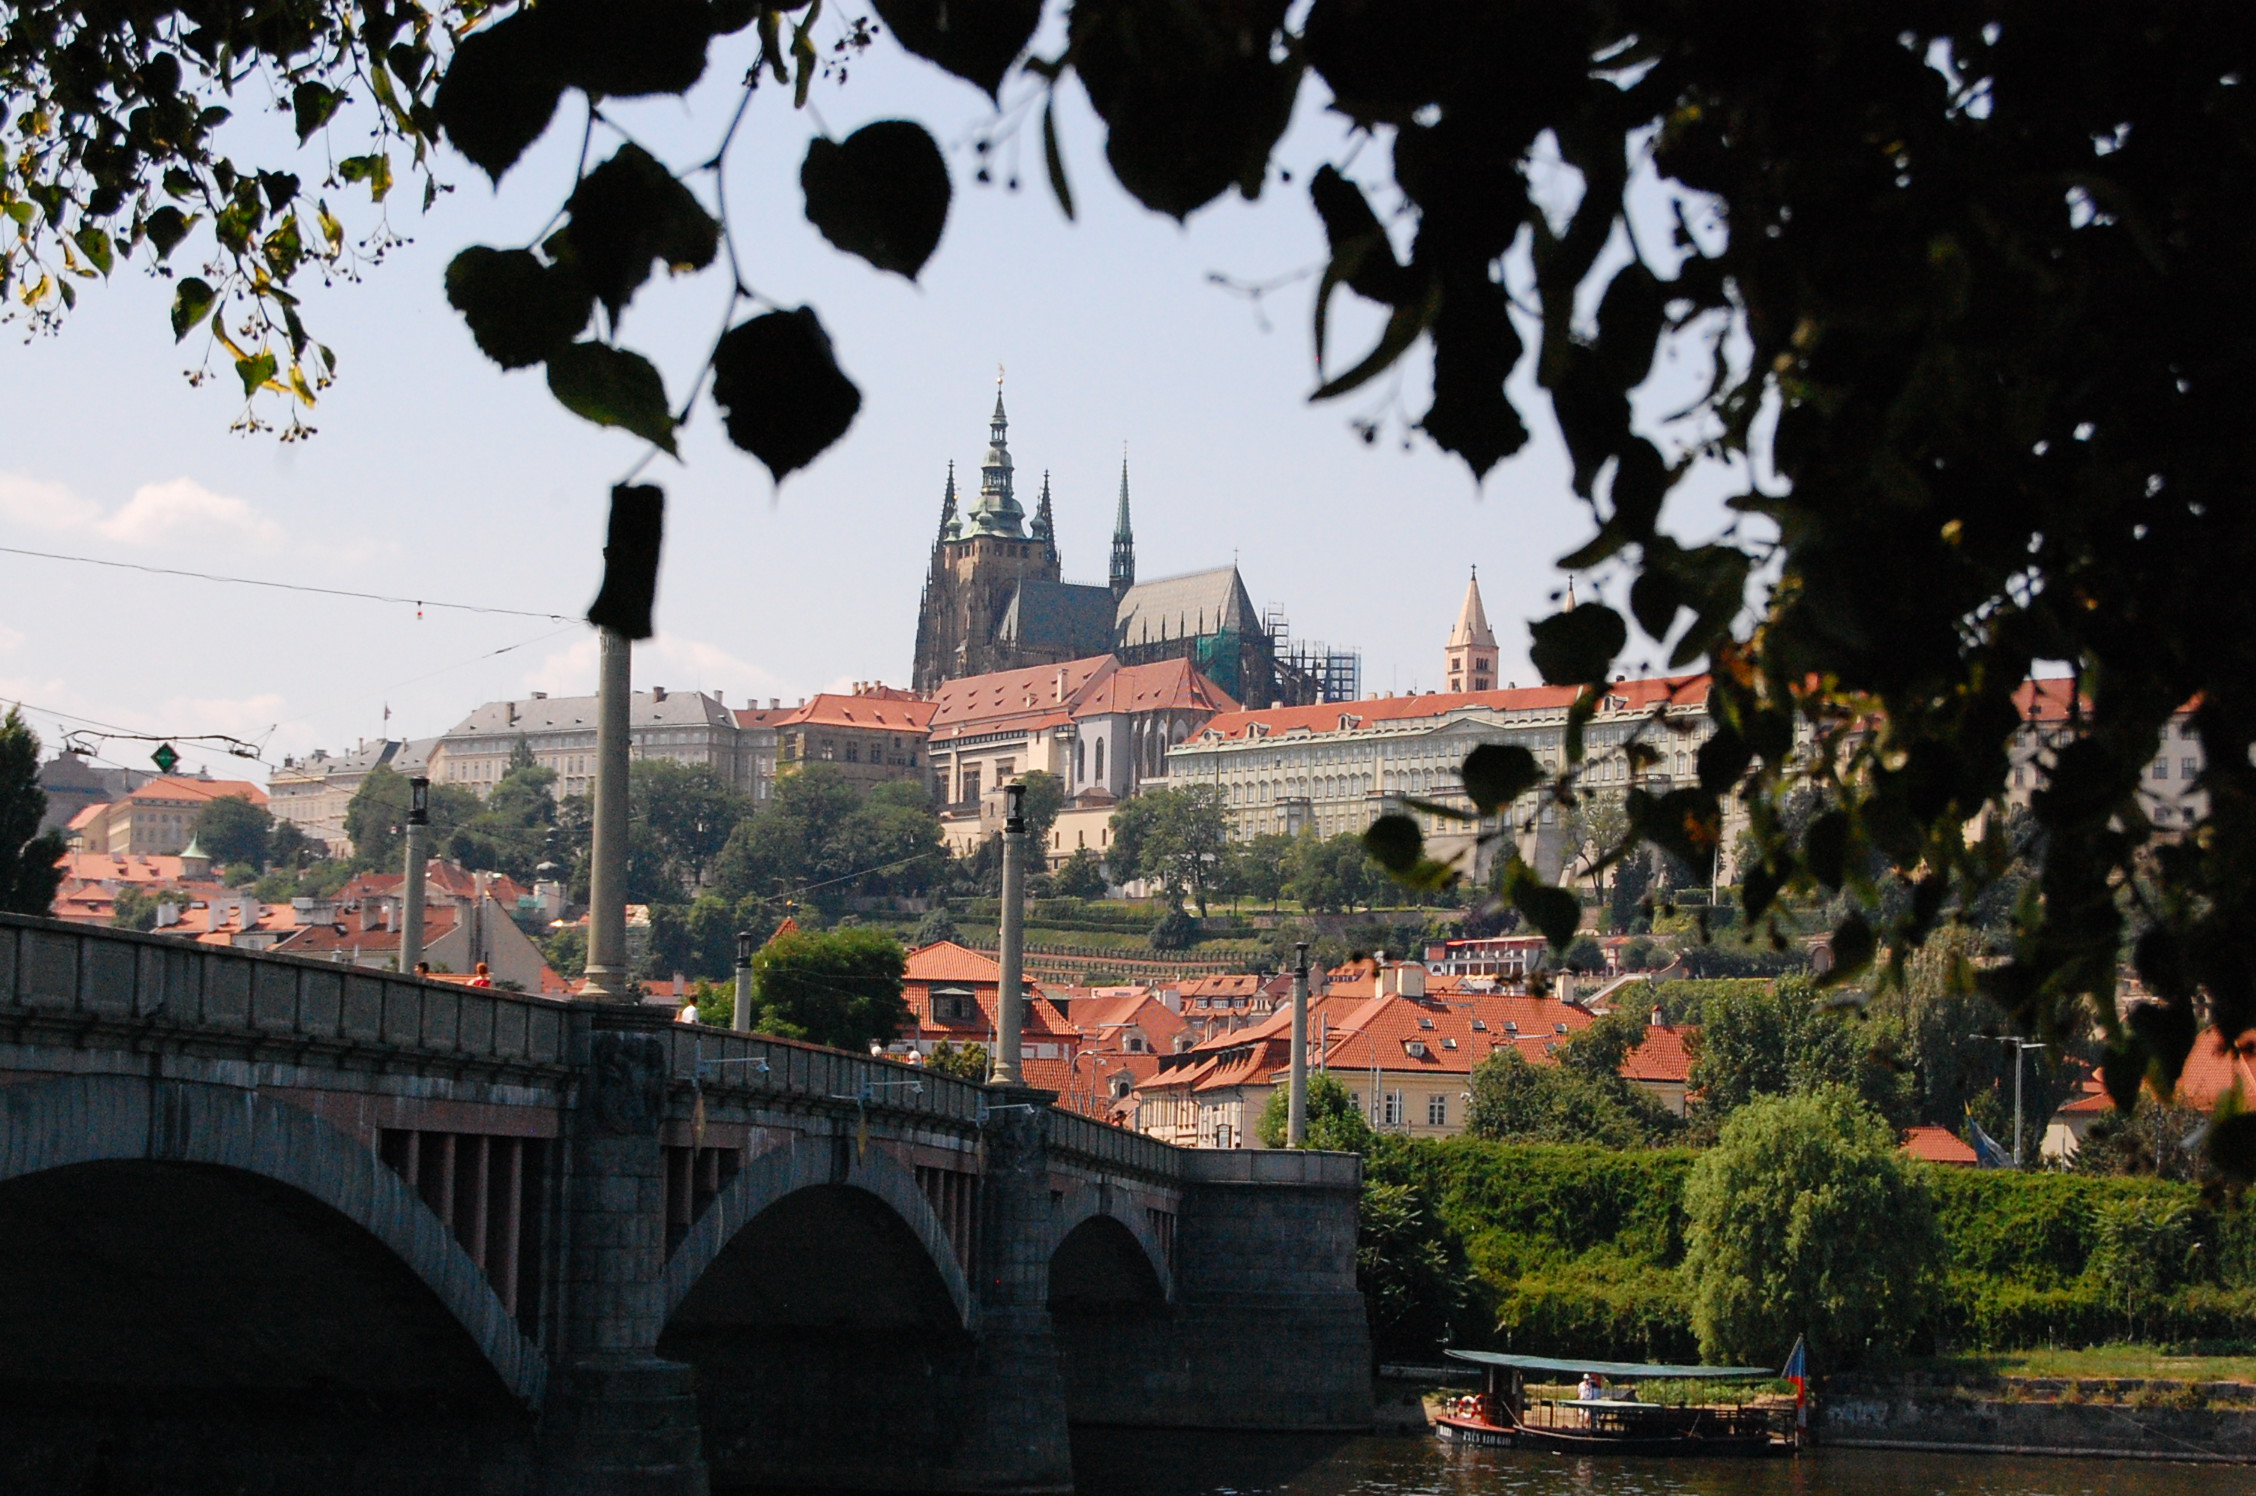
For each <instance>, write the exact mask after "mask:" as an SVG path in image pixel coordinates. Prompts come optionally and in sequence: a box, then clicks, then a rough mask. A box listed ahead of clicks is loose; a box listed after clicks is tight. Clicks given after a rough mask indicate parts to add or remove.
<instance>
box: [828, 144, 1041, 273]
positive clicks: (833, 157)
mask: <svg viewBox="0 0 2256 1496" xmlns="http://www.w3.org/2000/svg"><path fill="white" fill-rule="evenodd" d="M1045 118H1047V116H1045ZM799 186H800V189H801V190H802V191H803V192H804V193H805V194H806V199H807V221H808V222H809V223H812V224H813V225H814V226H815V227H816V228H818V229H820V230H822V235H823V237H824V238H825V239H828V240H829V241H830V242H831V243H833V244H835V245H837V246H838V247H839V248H840V249H843V250H845V251H846V252H847V253H848V254H855V255H860V256H861V257H862V258H863V259H865V260H867V261H869V262H870V263H871V264H872V265H875V266H876V267H877V268H878V269H880V270H891V271H893V272H895V273H896V274H899V275H904V276H906V277H908V278H909V279H910V280H915V279H916V277H917V272H918V271H920V270H922V269H923V268H924V263H925V261H927V260H929V259H930V258H932V252H933V250H935V249H937V248H938V247H939V245H940V233H941V230H942V229H943V228H944V227H945V226H946V224H947V222H948V198H949V186H948V166H947V163H946V162H945V161H943V160H941V158H940V147H939V146H937V145H935V144H933V141H932V137H931V136H930V135H929V134H927V133H926V132H925V129H924V127H923V126H922V125H916V124H911V123H910V122H909V121H907V120H898V119H889V120H879V121H877V122H876V123H875V124H869V125H864V126H863V127H862V128H861V129H859V130H856V131H855V132H854V133H853V134H851V135H849V136H847V137H846V139H845V140H844V141H843V142H833V141H829V140H824V139H821V138H819V137H818V138H817V139H815V140H812V141H810V142H808V144H807V158H806V160H805V161H804V162H803V163H802V164H801V166H800V168H799Z"/></svg>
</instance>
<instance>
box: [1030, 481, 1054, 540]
mask: <svg viewBox="0 0 2256 1496" xmlns="http://www.w3.org/2000/svg"><path fill="white" fill-rule="evenodd" d="M1034 538H1035V539H1036V540H1038V541H1040V542H1041V543H1042V544H1043V545H1045V546H1047V547H1049V549H1050V551H1051V553H1052V554H1053V555H1054V554H1055V553H1056V551H1057V520H1056V517H1055V516H1054V515H1053V514H1052V513H1051V512H1050V472H1049V469H1048V468H1044V469H1043V470H1042V502H1041V503H1039V504H1037V505H1035V506H1034Z"/></svg>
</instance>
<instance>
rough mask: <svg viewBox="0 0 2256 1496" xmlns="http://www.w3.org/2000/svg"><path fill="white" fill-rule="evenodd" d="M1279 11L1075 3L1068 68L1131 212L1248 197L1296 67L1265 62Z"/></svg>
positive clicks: (1296, 80)
mask: <svg viewBox="0 0 2256 1496" xmlns="http://www.w3.org/2000/svg"><path fill="white" fill-rule="evenodd" d="M1284 13H1285V7H1284V6H1283V5H1281V4H1276V5H1268V6H1220V5H1195V4H1186V3H1183V0H1076V3H1075V4H1074V5H1073V7H1072V8H1071V10H1070V12H1069V13H1068V16H1067V22H1068V27H1067V41H1068V44H1069V46H1070V48H1071V55H1072V57H1073V65H1074V70H1075V72H1076V73H1078V74H1079V76H1080V79H1081V84H1082V87H1083V88H1084V89H1085V90H1086V91H1087V93H1088V96H1089V103H1090V104H1091V105H1092V106H1093V107H1094V108H1095V109H1096V111H1097V114H1098V116H1099V117H1100V118H1102V119H1103V120H1104V122H1105V126H1106V134H1105V160H1106V161H1107V162H1108V163H1110V165H1111V166H1112V172H1113V175H1114V176H1115V177H1117V178H1118V179H1119V181H1120V185H1121V186H1123V187H1125V188H1127V189H1128V191H1129V193H1130V194H1132V195H1133V196H1134V197H1135V198H1136V200H1137V201H1138V202H1141V203H1142V204H1143V205H1144V206H1145V207H1147V208H1151V209H1153V210H1155V211H1157V212H1160V213H1165V214H1167V215H1169V216H1170V217H1172V218H1176V219H1182V218H1187V217H1189V216H1190V215H1191V214H1192V213H1193V212H1195V211H1196V210H1197V209H1199V208H1201V207H1203V206H1205V205H1206V204H1207V203H1210V202H1212V201H1213V200H1214V199H1215V198H1217V197H1219V196H1221V195H1222V193H1223V192H1224V191H1226V190H1227V189H1228V188H1230V187H1231V186H1233V185H1234V186H1236V187H1237V189H1238V191H1239V192H1240V193H1241V194H1243V195H1244V196H1246V197H1248V198H1251V197H1254V196H1257V195H1258V194H1259V193H1260V191H1261V187H1262V183H1263V180H1264V178H1265V176H1266V174H1267V171H1268V165H1269V152H1270V149H1271V147H1273V146H1274V145H1275V144H1276V142H1277V138H1278V137H1279V136H1280V135H1282V134H1283V133H1284V130H1285V125H1286V124H1287V123H1288V122H1289V121H1290V119H1291V118H1292V107H1293V99H1294V97H1295V95H1296V94H1297V93H1298V91H1299V88H1300V75H1301V66H1300V63H1299V62H1298V60H1297V59H1290V58H1288V60H1286V61H1282V62H1279V61H1273V60H1272V56H1271V53H1272V45H1273V43H1274V41H1275V39H1276V31H1277V27H1278V23H1279V22H1281V21H1282V20H1283V19H1284Z"/></svg>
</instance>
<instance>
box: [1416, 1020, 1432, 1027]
mask: <svg viewBox="0 0 2256 1496" xmlns="http://www.w3.org/2000/svg"><path fill="white" fill-rule="evenodd" d="M1433 1026H1434V1022H1433V1020H1432V1019H1431V1018H1421V1019H1419V1020H1418V1027H1420V1028H1422V1029H1430V1028H1432V1027H1433Z"/></svg>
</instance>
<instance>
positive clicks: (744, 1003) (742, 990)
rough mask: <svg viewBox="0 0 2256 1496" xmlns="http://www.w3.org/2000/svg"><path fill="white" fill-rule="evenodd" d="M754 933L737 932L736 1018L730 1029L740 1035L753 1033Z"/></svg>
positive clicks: (730, 1024) (747, 931)
mask: <svg viewBox="0 0 2256 1496" xmlns="http://www.w3.org/2000/svg"><path fill="white" fill-rule="evenodd" d="M752 949H753V945H752V932H751V931H750V930H739V931H737V932H736V1016H735V1018H734V1019H732V1020H731V1021H730V1023H729V1027H731V1028H733V1029H735V1030H736V1031H737V1032H738V1033H740V1034H749V1033H751V1032H752Z"/></svg>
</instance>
